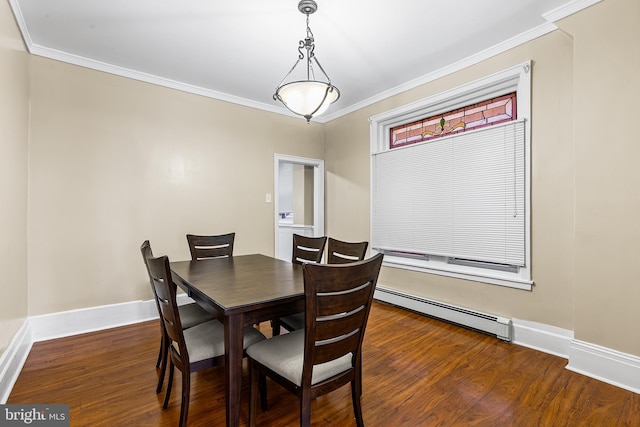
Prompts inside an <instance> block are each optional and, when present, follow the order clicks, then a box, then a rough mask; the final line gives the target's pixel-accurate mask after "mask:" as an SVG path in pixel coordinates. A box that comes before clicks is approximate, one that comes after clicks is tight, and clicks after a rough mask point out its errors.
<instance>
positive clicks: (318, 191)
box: [273, 154, 324, 261]
mask: <svg viewBox="0 0 640 427" xmlns="http://www.w3.org/2000/svg"><path fill="white" fill-rule="evenodd" d="M273 170H274V191H275V192H274V206H273V208H274V221H275V254H276V258H279V259H282V260H285V261H291V255H292V239H293V234H294V233H295V234H301V235H303V236H309V237H315V236H324V160H318V159H309V158H305V157H295V156H285V155H280V154H275V155H274V168H273Z"/></svg>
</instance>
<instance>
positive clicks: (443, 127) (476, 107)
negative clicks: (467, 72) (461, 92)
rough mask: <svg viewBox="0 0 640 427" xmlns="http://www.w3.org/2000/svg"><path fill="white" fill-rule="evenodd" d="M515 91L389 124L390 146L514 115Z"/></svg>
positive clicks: (508, 118) (478, 125) (422, 139)
mask: <svg viewBox="0 0 640 427" xmlns="http://www.w3.org/2000/svg"><path fill="white" fill-rule="evenodd" d="M516 104H517V103H516V92H512V93H509V94H507V95H502V96H499V97H496V98H491V99H488V100H485V101H482V102H478V103H475V104H471V105H467V106H466V107H462V108H458V109H455V110H452V111H448V112H446V113H444V114H438V115H435V116H431V117H428V118H426V119H422V120H419V121H417V122H412V123H408V124H403V125H400V126H396V127H393V128H391V131H390V132H389V137H390V142H389V147H390V148H396V147H401V146H403V145H409V144H416V143H418V142H422V141H427V140H429V139H433V138H439V137H442V136H446V135H452V134H456V133H460V132H464V131H467V130H471V129H479V128H482V127H486V126H491V125H494V124H497V123H503V122H509V121H512V120H516V119H517V114H516Z"/></svg>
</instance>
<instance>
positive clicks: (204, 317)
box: [140, 240, 214, 393]
mask: <svg viewBox="0 0 640 427" xmlns="http://www.w3.org/2000/svg"><path fill="white" fill-rule="evenodd" d="M140 252H142V259H143V260H144V265H145V267H146V268H147V274H148V275H149V283H150V284H151V290H152V291H153V296H154V300H155V302H156V309H157V310H158V317H159V318H160V350H159V351H158V360H157V361H156V368H160V374H159V375H158V385H157V386H156V393H160V391H161V390H162V384H163V383H164V375H165V372H166V370H167V357H168V356H167V355H168V352H169V345H170V340H169V339H168V338H167V331H166V329H165V327H164V322H163V321H162V313H161V312H160V304H159V302H158V295H157V294H156V289H155V286H154V285H153V279H152V278H151V272H150V271H149V264H148V262H147V260H148V259H149V258H153V251H152V250H151V244H150V243H149V241H148V240H145V241H144V242H142V245H140ZM178 311H179V312H180V320H181V322H182V327H183V328H184V329H189V328H191V327H193V326H196V325H199V324H201V323H204V322H208V321H210V320H213V319H214V316H213V315H211V314H209V312H207V311H206V310H205V309H204V308H202V307H200V306H199V305H198V304H196V303H195V302H193V303H190V304H183V305H180V306H179V307H178Z"/></svg>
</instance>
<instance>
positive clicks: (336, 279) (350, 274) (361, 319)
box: [301, 254, 383, 387]
mask: <svg viewBox="0 0 640 427" xmlns="http://www.w3.org/2000/svg"><path fill="white" fill-rule="evenodd" d="M382 258H383V254H377V255H375V256H374V257H371V258H369V259H367V260H364V261H357V262H355V263H349V264H335V265H334V264H304V265H303V266H302V270H303V275H304V292H305V304H306V316H305V317H306V319H305V323H306V324H305V334H306V335H305V350H304V365H303V370H302V382H301V384H302V386H303V387H305V386H310V385H311V377H312V373H313V366H314V365H318V364H321V363H325V362H329V361H331V360H335V359H339V358H341V357H344V356H346V355H349V354H350V355H351V369H349V370H346V371H343V373H341V374H340V376H349V375H352V374H353V370H354V369H359V368H360V366H359V364H360V350H361V348H362V340H363V338H364V331H365V327H366V325H367V320H368V318H369V311H370V309H371V302H372V300H373V292H374V290H375V287H376V283H377V282H378V275H379V274H380V267H381V266H382ZM334 379H337V378H334ZM331 381H333V379H332V380H331ZM338 381H339V380H338Z"/></svg>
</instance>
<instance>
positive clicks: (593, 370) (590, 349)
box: [382, 292, 640, 393]
mask: <svg viewBox="0 0 640 427" xmlns="http://www.w3.org/2000/svg"><path fill="white" fill-rule="evenodd" d="M386 299H388V298H386ZM382 300H383V301H384V299H382ZM386 302H389V301H386ZM391 303H392V304H393V305H396V306H399V307H402V308H405V309H408V310H411V311H419V310H416V308H417V306H416V303H415V298H414V297H412V296H411V295H406V296H403V295H402V293H399V292H394V299H393V301H392V302H391ZM444 320H447V319H444ZM511 320H512V323H511V327H512V329H513V341H512V343H513V344H516V345H521V346H524V347H528V348H531V349H534V350H537V351H542V352H544V353H548V354H552V355H554V356H559V357H562V358H563V359H568V361H569V363H568V365H567V366H566V368H567V369H569V370H572V371H574V372H577V373H580V374H583V375H586V376H588V377H590V378H594V379H596V380H599V381H602V382H605V383H607V384H611V385H614V386H616V387H620V388H623V389H625V390H629V391H632V392H634V393H640V357H638V356H634V355H630V354H625V353H621V352H618V351H615V350H611V349H608V348H605V347H600V346H598V345H595V344H589V343H586V342H582V341H579V340H575V339H574V338H573V331H570V330H567V329H562V328H558V327H555V326H550V325H545V324H542V323H536V322H530V321H526V320H521V319H511Z"/></svg>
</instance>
